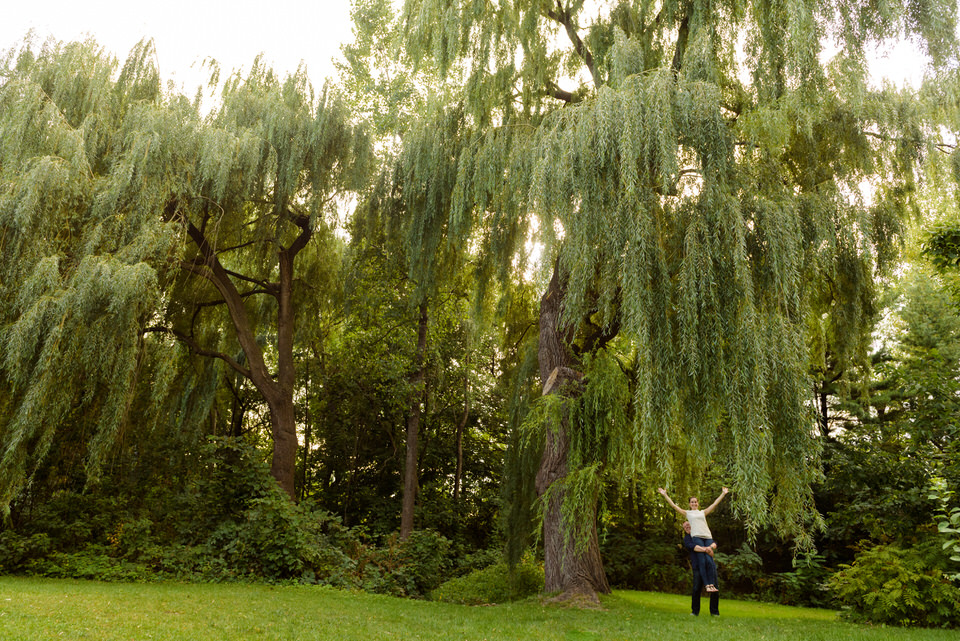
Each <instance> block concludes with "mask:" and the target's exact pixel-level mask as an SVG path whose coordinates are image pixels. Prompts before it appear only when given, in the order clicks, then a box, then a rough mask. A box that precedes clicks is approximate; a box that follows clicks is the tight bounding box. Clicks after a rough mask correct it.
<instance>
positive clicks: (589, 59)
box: [544, 0, 600, 87]
mask: <svg viewBox="0 0 960 641" xmlns="http://www.w3.org/2000/svg"><path fill="white" fill-rule="evenodd" d="M556 3H557V8H556V11H553V10H549V9H548V10H547V11H546V12H545V14H544V15H546V17H548V18H550V19H551V20H554V21H556V22H558V23H560V24H561V25H563V28H564V29H565V30H566V32H567V37H568V38H570V42H571V43H572V44H573V48H574V51H576V52H577V55H578V56H580V59H581V60H583V64H585V65H586V66H587V69H588V70H589V71H590V77H591V78H593V86H594V87H600V79H599V78H598V77H597V69H596V65H595V64H594V62H593V54H592V53H590V50H589V49H588V48H587V45H585V44H584V42H583V40H581V38H580V34H578V33H577V28H576V26H575V25H574V24H573V16H572V15H571V14H570V12H569V11H568V10H566V9H564V8H563V4H562V3H561V1H560V0H556Z"/></svg>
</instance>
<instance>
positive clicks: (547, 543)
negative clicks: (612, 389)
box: [537, 265, 610, 599]
mask: <svg viewBox="0 0 960 641" xmlns="http://www.w3.org/2000/svg"><path fill="white" fill-rule="evenodd" d="M563 295H564V287H563V284H562V282H561V278H560V267H559V265H557V266H555V267H554V271H553V278H552V279H551V281H550V285H549V287H548V288H547V291H546V293H545V294H544V295H543V298H541V299H540V343H539V348H538V360H539V365H540V380H542V381H543V382H544V390H543V392H544V395H546V394H562V395H563V396H566V397H568V398H571V399H574V398H576V397H577V396H578V395H579V394H580V378H581V377H582V374H581V373H580V371H579V366H580V363H579V362H578V360H577V359H576V357H575V356H574V354H573V352H572V351H571V350H570V347H569V345H570V343H571V341H572V339H573V329H572V328H569V327H564V326H562V325H561V321H560V314H561V310H562V306H563ZM570 429H571V426H570V424H569V423H568V421H567V419H566V417H564V418H563V420H562V421H561V424H560V426H559V428H558V429H557V430H556V431H554V430H547V439H546V446H545V447H544V450H543V458H542V459H541V461H540V469H539V471H538V472H537V494H538V495H539V496H543V495H544V493H546V492H547V490H548V489H549V488H550V487H551V485H553V483H555V482H556V481H558V480H560V479H563V478H565V477H566V475H567V471H568V469H567V455H568V453H569V431H570ZM562 502H563V492H553V493H552V494H551V498H550V500H549V502H548V504H547V506H546V509H545V512H544V519H543V546H544V570H545V573H546V585H545V590H546V591H547V592H559V593H560V594H561V598H574V597H578V596H586V597H588V598H590V599H596V597H597V593H598V592H602V593H608V592H610V585H609V583H608V582H607V576H606V574H605V573H604V571H603V562H602V561H601V559H600V548H599V543H598V539H597V528H596V523H595V520H594V522H593V524H592V525H591V527H590V532H588V533H580V536H587V537H588V540H587V545H586V547H585V548H584V549H583V551H582V552H578V551H577V549H576V545H575V542H574V540H573V539H574V538H575V537H572V536H569V533H567V532H566V531H565V530H564V528H563V521H562V518H561V514H560V506H561V504H562ZM595 509H596V508H595V507H594V511H595Z"/></svg>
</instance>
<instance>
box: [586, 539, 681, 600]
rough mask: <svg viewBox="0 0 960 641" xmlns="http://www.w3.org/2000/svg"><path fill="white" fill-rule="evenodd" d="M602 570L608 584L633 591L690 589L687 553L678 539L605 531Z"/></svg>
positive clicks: (602, 547) (602, 548)
mask: <svg viewBox="0 0 960 641" xmlns="http://www.w3.org/2000/svg"><path fill="white" fill-rule="evenodd" d="M601 554H602V555H603V564H604V570H605V571H606V573H607V579H608V580H609V581H610V584H611V585H615V586H617V587H621V588H630V589H634V590H657V591H660V592H683V591H685V590H689V588H690V574H691V573H690V568H689V565H688V564H687V563H686V559H687V553H686V552H685V551H683V552H681V548H680V546H679V538H676V537H672V538H670V537H663V538H656V537H648V538H646V539H645V540H641V539H638V538H637V535H636V534H635V533H634V532H630V531H623V530H609V531H607V532H606V533H605V534H604V537H603V540H602V542H601Z"/></svg>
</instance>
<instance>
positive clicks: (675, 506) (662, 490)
mask: <svg viewBox="0 0 960 641" xmlns="http://www.w3.org/2000/svg"><path fill="white" fill-rule="evenodd" d="M657 492H660V494H662V495H663V498H665V499H667V503H669V504H670V507H672V508H673V509H675V510H676V511H677V512H679V513H680V514H682V515H683V516H686V515H687V511H686V510H683V509H680V506H679V505H677V504H676V503H674V502H673V501H672V500H671V499H670V497H669V496H667V491H666V490H665V489H663V488H662V487H658V488H657Z"/></svg>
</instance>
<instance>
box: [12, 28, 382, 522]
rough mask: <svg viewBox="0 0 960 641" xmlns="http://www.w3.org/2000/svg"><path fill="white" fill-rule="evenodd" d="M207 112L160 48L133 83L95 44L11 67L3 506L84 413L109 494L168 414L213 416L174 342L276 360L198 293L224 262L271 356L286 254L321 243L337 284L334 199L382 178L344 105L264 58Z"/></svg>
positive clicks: (205, 291) (314, 276)
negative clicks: (141, 442)
mask: <svg viewBox="0 0 960 641" xmlns="http://www.w3.org/2000/svg"><path fill="white" fill-rule="evenodd" d="M200 107H201V106H200V102H199V97H198V99H197V100H195V101H193V102H191V101H190V100H188V99H187V98H185V97H184V96H182V95H179V94H176V93H168V92H165V91H163V90H162V88H161V84H160V78H159V75H158V73H157V69H156V66H155V53H154V50H153V47H152V44H151V43H149V42H144V43H141V44H140V45H138V46H137V47H136V48H135V49H134V50H133V51H132V52H131V54H130V56H129V58H128V59H127V61H126V63H125V64H123V65H122V66H121V65H120V64H119V63H118V61H117V60H116V59H115V58H114V57H113V56H111V55H110V54H108V53H107V52H105V51H104V50H102V49H101V48H100V47H98V46H97V45H96V43H94V42H93V41H87V42H77V43H68V44H64V43H56V42H48V43H47V44H45V45H43V46H41V47H35V46H34V45H32V44H30V43H26V44H25V45H24V46H22V47H21V48H19V49H17V50H13V51H11V52H10V53H9V54H8V56H7V58H6V59H5V60H4V61H3V64H2V66H0V379H3V380H4V381H5V384H7V385H9V386H10V389H11V393H12V399H13V402H12V404H11V405H10V406H8V409H7V410H5V411H4V413H3V414H0V435H2V443H3V450H2V452H0V505H3V506H8V505H9V503H10V501H11V500H12V498H14V497H15V496H16V494H17V493H18V492H19V491H20V490H21V489H22V488H23V487H25V485H26V484H27V483H28V481H29V478H30V476H31V474H32V471H33V470H35V469H36V466H37V465H39V463H40V462H41V461H42V460H43V458H44V455H45V454H46V453H47V452H48V451H49V449H50V448H51V447H52V445H53V444H54V443H55V442H56V438H57V433H58V430H60V429H65V423H67V418H68V415H69V416H76V415H77V414H79V413H82V414H83V415H84V416H85V417H87V419H88V420H89V426H88V428H86V429H89V430H90V432H89V434H90V438H89V439H88V443H89V457H88V461H89V470H90V473H91V476H92V477H96V475H97V472H98V469H99V467H100V466H101V465H102V463H103V461H104V458H105V456H106V455H107V454H108V453H109V451H110V448H111V446H112V445H113V444H114V443H115V442H116V437H117V435H118V434H119V433H121V432H122V431H123V430H124V429H126V428H127V427H128V426H130V425H131V424H134V427H138V426H139V427H144V426H145V425H147V424H149V423H150V421H151V419H152V418H153V415H152V414H150V411H152V410H151V408H153V409H155V410H156V411H163V412H167V414H165V415H166V416H168V417H169V418H168V420H170V421H173V422H174V423H176V422H178V421H187V420H198V418H199V417H198V408H199V412H200V413H201V414H202V411H203V408H204V407H206V408H207V411H209V403H210V402H211V398H212V394H213V392H214V390H213V389H212V388H211V389H208V386H207V385H206V384H200V383H199V382H198V383H197V385H198V388H200V389H207V393H206V394H204V395H201V396H202V398H199V397H198V395H197V394H195V393H194V392H190V393H179V394H177V395H176V399H179V400H181V401H183V402H187V401H190V402H191V403H196V405H194V406H191V407H180V408H179V409H178V408H176V407H175V405H176V400H174V399H173V398H172V397H171V393H172V391H173V390H175V389H176V386H177V384H178V383H177V379H181V381H180V382H183V380H182V376H183V375H182V373H181V372H179V371H177V367H175V366H174V365H173V363H175V362H178V361H179V360H180V356H178V354H179V355H182V354H183V353H184V352H182V351H179V350H178V348H177V347H176V344H175V341H174V338H173V336H178V337H180V338H181V339H183V338H184V337H186V338H187V341H186V344H188V345H189V346H190V349H191V351H195V352H196V351H200V352H201V353H204V350H205V351H206V352H207V355H213V356H218V357H220V358H221V359H222V361H223V362H226V363H230V364H231V365H232V366H236V367H238V368H240V369H243V368H244V367H251V368H252V367H254V365H255V364H251V361H255V360H256V358H258V357H259V358H260V359H261V360H262V359H263V356H262V354H260V355H259V356H258V354H256V353H249V354H246V355H245V356H238V355H237V354H238V353H240V351H241V350H240V346H239V345H238V339H237V337H238V335H239V334H238V332H239V328H237V331H236V332H235V331H231V330H233V329H234V328H233V327H231V321H230V320H229V317H228V316H227V315H226V314H225V313H224V312H223V309H224V308H225V307H226V306H225V305H224V304H223V302H224V301H223V300H218V296H217V291H215V290H214V288H213V287H211V286H210V284H207V283H206V282H205V281H204V280H201V279H197V278H193V279H191V278H190V277H188V275H190V274H193V275H194V276H200V277H201V278H202V277H204V275H205V274H209V272H208V271H204V270H205V269H212V268H211V267H210V266H211V265H213V262H212V260H213V259H211V258H210V256H212V255H216V256H217V259H216V260H217V261H219V262H218V263H217V264H218V265H220V266H222V267H223V268H224V269H225V270H226V272H225V273H227V274H229V275H230V276H231V278H234V279H235V280H234V283H235V284H234V287H238V288H239V289H240V290H241V294H240V295H241V297H242V298H243V300H245V301H246V302H245V303H244V304H242V305H241V307H245V309H243V310H242V312H243V313H244V314H246V315H247V317H249V319H250V322H251V324H252V330H251V331H252V332H253V333H255V334H256V335H257V336H259V341H260V344H266V345H269V342H270V340H271V338H272V337H273V335H274V334H275V332H276V330H270V325H269V323H270V322H275V320H274V321H271V320H270V319H271V318H273V319H275V318H276V316H277V307H276V304H277V303H276V302H273V303H271V302H269V297H267V298H268V300H267V301H266V302H264V301H263V298H264V297H263V294H272V293H273V292H274V290H275V289H277V288H275V287H274V285H273V283H274V282H275V281H277V280H282V278H281V277H280V276H279V275H278V273H277V270H278V266H277V260H276V256H277V252H278V249H280V248H283V247H285V246H288V245H290V243H291V242H292V241H293V239H295V238H298V235H306V239H309V238H310V237H311V235H312V237H314V238H319V239H320V240H318V241H316V242H314V243H313V245H311V246H310V248H308V249H307V250H306V251H305V252H304V253H305V255H308V259H305V260H302V261H301V262H307V263H308V266H307V268H305V269H304V270H303V274H302V275H303V276H304V277H306V278H308V279H310V280H311V281H312V283H311V284H314V285H315V284H317V281H319V280H321V279H322V278H324V277H326V278H328V279H329V278H330V277H329V276H324V273H325V272H329V271H330V269H329V268H327V269H325V268H324V263H325V262H326V263H329V262H330V260H331V258H330V257H331V256H332V254H331V252H330V250H329V247H330V246H331V242H328V241H331V238H332V232H331V225H332V224H333V223H334V221H335V218H334V217H333V214H335V199H336V198H337V197H338V196H339V195H340V194H341V193H343V192H344V191H346V190H350V189H355V188H356V187H358V186H359V185H360V184H362V182H361V181H362V180H363V176H364V169H365V167H366V165H367V163H368V156H367V153H368V149H369V145H368V142H367V140H366V138H365V136H364V134H363V132H362V131H360V130H358V129H355V128H354V127H353V126H352V125H351V124H350V118H349V114H348V112H347V110H346V108H345V107H344V106H343V104H342V103H341V102H340V101H339V100H338V99H337V98H336V97H335V96H332V95H329V94H328V92H327V91H326V90H324V92H323V93H322V94H321V95H319V96H318V95H315V93H314V90H313V88H312V87H311V86H310V84H309V82H308V81H307V79H306V77H305V76H304V75H303V73H297V74H294V75H292V76H290V77H287V78H286V79H281V78H278V77H277V76H276V75H275V74H274V73H273V72H272V71H270V70H269V69H267V68H265V67H264V66H263V65H262V64H261V63H260V61H259V60H257V61H255V62H254V64H253V66H252V68H251V70H250V71H249V73H248V74H247V75H246V76H242V75H240V74H239V73H236V74H233V75H231V76H230V77H229V78H228V79H227V80H226V81H225V82H224V83H223V84H222V86H221V95H220V96H219V103H218V105H217V107H216V108H215V109H213V110H212V111H210V112H209V113H206V114H204V113H202V112H201V108H200ZM198 239H199V240H198ZM319 247H325V248H328V249H325V250H323V249H320V248H319ZM205 265H206V267H205ZM224 282H226V281H224ZM221 293H222V292H221ZM258 296H259V299H258ZM224 328H228V329H227V331H226V332H225V331H224ZM148 330H149V332H150V333H147V332H148ZM160 330H162V332H160ZM252 344H254V341H253V340H251V341H249V343H248V345H247V346H248V347H249V345H252ZM268 349H269V348H268ZM277 349H279V348H277ZM214 375H215V372H214ZM144 377H146V379H149V380H145V379H144ZM144 386H146V387H147V388H149V387H150V386H153V389H152V390H150V393H148V394H146V395H143V394H141V395H139V396H138V392H137V390H138V387H139V388H143V387H144ZM194 391H196V390H194ZM181 392H182V390H181ZM143 398H147V399H148V401H149V402H148V405H147V406H146V408H145V407H143V405H142V402H143ZM137 399H139V400H137ZM135 401H137V402H138V403H141V405H138V416H137V417H136V420H134V417H132V416H131V415H130V414H131V407H132V406H133V404H134V402H135ZM171 403H173V405H171ZM144 411H146V415H140V413H142V412H144ZM190 417H193V418H190Z"/></svg>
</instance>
